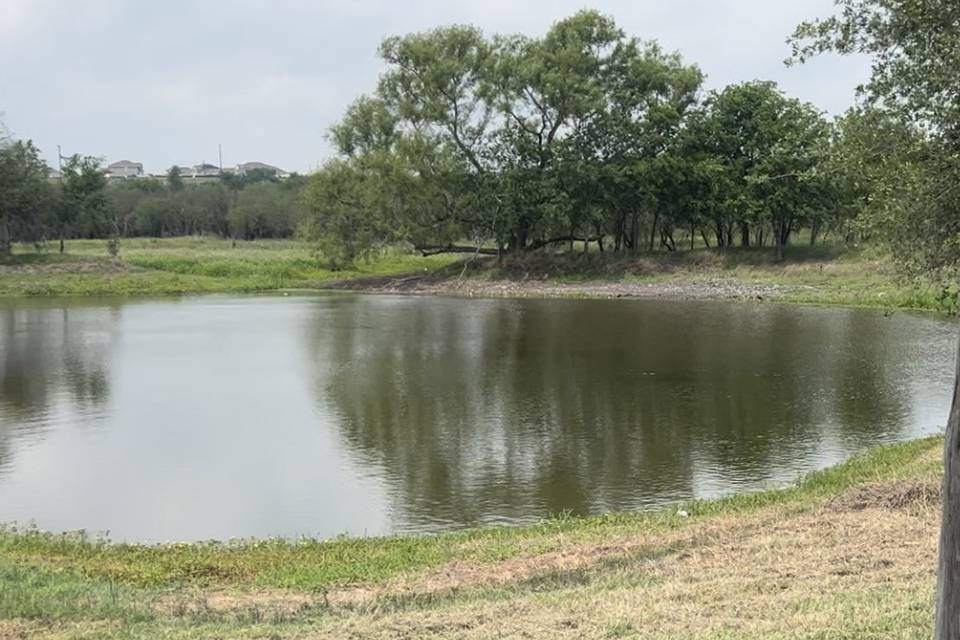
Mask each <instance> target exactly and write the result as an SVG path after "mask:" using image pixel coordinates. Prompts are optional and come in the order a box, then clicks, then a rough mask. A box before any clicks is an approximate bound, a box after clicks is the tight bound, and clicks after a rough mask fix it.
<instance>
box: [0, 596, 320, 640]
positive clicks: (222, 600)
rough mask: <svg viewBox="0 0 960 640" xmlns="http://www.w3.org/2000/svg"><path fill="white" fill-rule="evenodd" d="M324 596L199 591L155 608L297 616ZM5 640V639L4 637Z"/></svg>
mask: <svg viewBox="0 0 960 640" xmlns="http://www.w3.org/2000/svg"><path fill="white" fill-rule="evenodd" d="M326 604H327V602H326V598H325V597H324V596H323V595H322V594H314V593H307V592H302V591H288V590H283V589H264V590H257V591H236V592H234V591H200V590H198V591H196V592H186V593H182V592H181V593H177V594H173V595H169V596H163V597H160V598H159V599H158V600H157V601H156V602H155V603H154V608H155V609H156V610H157V611H158V612H159V613H162V614H167V615H174V616H183V615H186V614H196V613H202V612H207V611H212V612H229V611H238V610H250V609H253V608H257V609H260V610H264V611H272V612H281V613H286V614H296V613H299V612H301V611H303V610H305V609H308V608H310V607H314V606H319V605H326ZM0 637H2V636H0Z"/></svg>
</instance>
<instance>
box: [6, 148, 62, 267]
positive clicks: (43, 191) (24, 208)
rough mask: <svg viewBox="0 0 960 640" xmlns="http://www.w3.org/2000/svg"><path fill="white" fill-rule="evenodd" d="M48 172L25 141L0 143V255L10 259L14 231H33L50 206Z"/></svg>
mask: <svg viewBox="0 0 960 640" xmlns="http://www.w3.org/2000/svg"><path fill="white" fill-rule="evenodd" d="M48 172H49V169H48V168H47V165H46V163H45V162H44V161H43V160H41V159H40V152H39V150H38V149H37V148H36V147H35V146H34V145H33V143H32V142H30V141H29V140H28V141H26V142H24V141H21V140H17V141H11V140H9V139H7V140H0V254H2V255H10V250H11V240H12V237H13V233H14V232H15V231H20V232H23V231H25V230H26V229H28V228H32V227H36V226H37V225H39V224H40V222H41V217H42V216H43V215H44V214H45V213H46V211H47V210H48V209H49V208H50V207H51V206H52V204H53V199H54V194H53V190H52V188H51V186H50V184H49V182H48V181H47V174H48Z"/></svg>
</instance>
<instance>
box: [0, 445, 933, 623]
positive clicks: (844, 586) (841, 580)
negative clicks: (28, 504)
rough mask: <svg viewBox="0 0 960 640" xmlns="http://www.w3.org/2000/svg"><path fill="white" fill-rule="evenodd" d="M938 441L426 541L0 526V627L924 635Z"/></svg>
mask: <svg viewBox="0 0 960 640" xmlns="http://www.w3.org/2000/svg"><path fill="white" fill-rule="evenodd" d="M941 445H942V441H941V440H940V439H938V438H929V439H924V440H919V441H915V442H910V443H906V444H901V445H895V446H889V447H883V448H878V449H875V450H872V451H870V452H868V453H867V454H865V455H863V456H861V457H858V458H855V459H853V460H851V461H849V462H846V463H844V464H841V465H839V466H837V467H834V468H832V469H828V470H825V471H822V472H817V473H814V474H811V475H809V476H808V477H806V478H805V479H803V480H802V481H800V482H799V483H798V484H796V485H795V486H792V487H789V488H786V489H782V490H776V491H768V492H763V493H758V494H753V495H744V496H736V497H730V498H725V499H721V500H715V501H700V502H694V503H691V504H688V505H685V506H683V509H684V511H685V513H681V512H679V511H678V510H677V509H668V510H663V511H658V512H650V513H637V514H615V515H607V516H599V517H594V518H587V519H577V518H558V519H554V520H550V521H547V522H544V523H542V524H539V525H536V526H529V527H518V528H488V529H478V530H472V531H467V532H462V533H455V534H447V535H440V536H432V537H397V538H379V539H336V540H331V541H326V542H321V541H300V542H298V543H289V542H283V541H260V542H252V541H251V542H242V543H235V544H212V543H211V544H174V545H166V546H137V545H120V544H107V543H102V542H97V541H90V540H85V539H83V538H82V537H81V536H76V535H74V536H58V535H48V534H42V533H35V532H13V531H6V532H3V533H0V637H4V638H6V637H13V638H16V637H24V638H26V637H29V638H67V637H69V638H118V639H119V638H157V637H163V638H226V637H229V638H279V639H285V638H343V637H354V638H365V637H371V638H373V637H401V638H406V637H409V638H422V637H437V638H463V637H527V638H530V637H535V638H540V637H542V638H557V637H561V638H562V637H569V638H580V637H587V638H629V637H639V638H677V637H684V638H704V639H706V638H710V639H719V638H733V637H736V638H788V637H789V638H798V637H803V638H851V637H858V638H861V637H884V638H920V637H926V636H927V635H929V629H930V626H931V624H932V613H933V588H934V581H935V579H934V566H935V562H934V559H935V551H936V533H937V526H938V517H939V513H938V507H937V504H938V495H937V488H938V475H939V473H940V472H941V465H940V447H941Z"/></svg>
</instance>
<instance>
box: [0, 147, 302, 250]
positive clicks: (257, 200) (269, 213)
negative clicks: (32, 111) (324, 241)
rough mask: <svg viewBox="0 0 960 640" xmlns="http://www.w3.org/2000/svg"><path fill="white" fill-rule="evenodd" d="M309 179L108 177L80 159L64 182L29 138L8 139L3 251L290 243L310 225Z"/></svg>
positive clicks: (1, 195)
mask: <svg viewBox="0 0 960 640" xmlns="http://www.w3.org/2000/svg"><path fill="white" fill-rule="evenodd" d="M305 183H306V179H305V178H304V177H303V176H298V175H296V174H294V175H292V176H291V177H289V178H285V179H283V180H278V179H277V178H275V177H274V176H273V175H272V174H271V173H269V172H265V171H262V170H254V171H251V172H248V173H247V174H245V175H242V176H238V175H224V176H223V177H222V178H220V179H213V180H210V181H206V182H200V183H188V182H186V181H185V180H184V179H183V177H182V176H181V175H180V173H179V171H178V170H177V168H176V167H173V168H171V169H170V171H169V172H168V173H167V177H166V179H165V180H157V179H153V178H128V179H108V178H107V177H106V176H105V175H104V173H103V171H102V167H101V165H100V161H99V160H98V159H97V158H93V157H90V156H81V155H74V156H72V157H70V158H69V159H67V161H66V163H65V164H64V166H63V171H62V173H61V176H60V177H59V178H51V177H50V169H49V167H48V166H47V165H46V163H45V162H44V161H43V160H42V159H41V157H40V152H39V150H38V149H37V147H36V146H35V145H34V144H33V143H32V142H30V141H29V140H26V141H25V140H14V139H12V137H11V136H9V135H8V134H7V135H3V136H2V137H0V253H2V254H5V255H9V254H10V251H11V245H12V243H13V242H15V241H22V242H32V243H34V244H35V245H36V246H37V247H38V248H44V247H46V246H47V243H48V242H53V241H56V242H58V244H59V250H60V252H61V253H62V252H63V251H64V244H65V241H66V240H67V239H70V238H104V239H107V240H108V241H109V245H108V247H109V248H110V251H111V253H115V252H116V251H117V249H118V246H119V245H118V243H119V241H120V239H121V238H123V237H130V236H155V237H166V236H184V235H198V234H212V235H219V236H222V237H232V238H235V239H246V240H249V239H256V238H285V237H290V236H292V235H294V233H295V232H296V230H297V229H298V227H299V226H300V225H301V224H302V222H303V221H304V219H305V217H306V214H307V208H306V206H305V204H304V201H303V190H304V186H305Z"/></svg>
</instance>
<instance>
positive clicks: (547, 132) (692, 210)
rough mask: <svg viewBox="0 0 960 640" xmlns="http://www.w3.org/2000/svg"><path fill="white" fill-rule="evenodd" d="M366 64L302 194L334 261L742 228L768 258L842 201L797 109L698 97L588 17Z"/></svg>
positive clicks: (788, 102)
mask: <svg viewBox="0 0 960 640" xmlns="http://www.w3.org/2000/svg"><path fill="white" fill-rule="evenodd" d="M380 55H381V57H382V58H383V60H384V62H385V63H386V65H387V71H386V72H385V73H384V74H383V75H382V76H381V79H380V82H379V84H378V86H377V88H376V91H375V93H374V94H373V95H372V96H364V97H361V98H360V99H358V100H357V101H356V102H355V103H354V104H353V105H352V106H351V107H350V108H349V109H348V110H347V113H346V114H345V116H344V118H343V120H342V121H341V122H339V123H338V124H336V125H334V126H333V127H332V128H331V131H330V138H331V140H332V141H333V142H334V144H335V145H336V146H337V148H338V150H339V151H340V154H341V157H340V158H338V159H335V160H333V161H331V162H329V163H328V164H327V165H326V166H325V167H324V168H323V169H322V170H321V171H320V172H318V174H317V175H315V176H314V177H313V179H312V180H313V186H312V188H311V189H310V190H309V191H308V194H307V201H308V204H310V206H311V208H312V211H313V216H312V220H311V226H310V229H311V237H313V238H315V239H316V241H317V242H318V243H319V245H320V246H321V247H322V248H323V251H324V253H328V254H329V253H331V247H334V246H336V247H337V248H338V249H339V250H340V254H342V255H340V256H339V257H338V259H340V260H343V261H347V262H349V261H350V260H353V259H355V258H356V257H358V256H362V254H363V252H364V251H366V250H368V249H369V250H375V248H376V247H377V246H381V245H382V244H384V243H391V242H397V241H405V242H409V243H411V244H412V245H413V246H415V247H417V248H418V249H420V250H421V251H423V252H425V253H429V252H434V251H443V250H454V251H465V250H469V248H470V246H473V247H475V248H477V249H480V248H481V247H486V250H487V251H488V252H503V251H508V250H510V251H530V250H536V249H540V248H544V247H550V246H556V245H560V244H566V243H569V244H570V245H571V246H572V244H573V243H574V242H581V243H583V245H584V247H585V248H586V246H587V245H588V244H589V243H592V242H595V243H597V245H598V247H599V248H600V249H601V250H603V249H605V248H606V247H609V246H610V245H605V242H608V241H612V248H613V249H614V250H628V251H637V250H639V249H640V248H642V247H646V248H647V249H648V250H653V249H654V248H655V247H657V246H660V247H663V248H665V249H667V250H670V251H672V250H675V249H676V248H677V242H676V239H675V237H674V234H675V232H676V229H677V228H683V229H689V230H690V231H691V233H690V237H691V238H692V237H693V235H694V234H693V230H694V229H699V230H700V231H701V233H703V235H704V237H706V236H705V233H706V231H707V230H710V231H712V232H713V233H715V236H716V243H717V245H718V246H721V247H726V246H731V245H732V243H733V235H732V232H733V230H734V229H736V230H737V231H738V233H740V235H741V238H742V239H743V241H744V243H745V244H750V241H749V238H750V230H751V228H752V229H753V230H754V234H755V237H756V240H755V241H756V242H758V243H761V244H762V243H773V244H775V245H776V246H778V247H781V249H782V246H783V245H785V244H786V243H787V242H788V241H789V238H790V235H791V233H793V232H794V231H795V230H796V229H797V228H799V227H800V226H808V227H816V228H818V229H819V227H820V226H824V225H827V226H829V225H830V224H832V223H833V221H834V219H835V214H834V209H835V206H836V205H837V203H838V202H840V203H842V202H843V201H844V199H845V198H846V197H847V195H848V194H846V193H845V192H842V190H841V187H842V186H843V185H842V184H839V183H837V182H835V181H832V180H831V179H829V177H828V176H827V174H826V173H825V171H823V164H824V162H825V161H826V158H827V157H828V156H829V155H830V147H831V141H832V140H831V135H830V133H831V130H830V125H829V124H828V123H827V122H826V120H825V119H824V118H823V117H822V115H821V114H820V113H819V112H817V111H816V110H815V109H814V108H813V107H811V106H809V105H805V104H802V103H800V102H798V101H796V100H792V99H789V98H787V97H785V96H783V95H782V93H781V92H780V91H779V90H778V89H777V88H776V87H775V86H774V85H773V84H772V83H748V84H745V85H740V86H737V87H729V88H728V89H726V90H724V91H721V92H718V93H715V94H711V95H710V96H709V97H708V98H707V100H706V101H704V102H701V101H700V86H701V83H702V79H703V76H702V74H701V72H700V71H699V69H697V67H695V66H692V65H688V64H686V63H685V62H684V61H683V60H682V58H681V57H680V56H679V55H678V54H670V53H665V52H664V51H663V50H662V49H661V48H660V47H659V46H658V45H657V44H656V43H653V42H643V41H641V40H638V39H637V38H632V37H628V36H627V35H626V34H625V33H624V32H623V31H621V30H620V29H619V28H618V27H617V25H616V24H615V23H614V21H613V20H612V19H611V18H609V17H608V16H604V15H602V14H600V13H598V12H596V11H581V12H579V13H577V14H575V15H573V16H571V17H569V18H566V19H564V20H561V21H559V22H557V23H556V24H554V25H553V27H552V28H551V29H550V30H549V31H548V32H547V33H546V34H545V35H544V36H543V37H541V38H529V37H526V36H520V35H516V36H493V37H486V36H484V34H482V33H481V32H480V31H479V30H478V29H476V28H474V27H470V26H453V27H446V28H438V29H433V30H431V31H426V32H422V33H414V34H410V35H406V36H394V37H390V38H387V39H386V40H384V42H383V44H382V45H381V47H380ZM739 136H748V138H749V140H748V141H747V144H748V145H749V147H750V148H749V149H739V148H737V144H738V142H739V140H740V138H739ZM765 230H769V233H764V231H765ZM647 237H649V241H647V240H645V238H647ZM657 238H659V240H660V242H659V244H657V243H656V242H655V241H656V239H657ZM463 240H468V241H469V243H470V244H469V245H467V246H457V245H456V244H455V243H456V242H458V241H463ZM491 247H492V248H491Z"/></svg>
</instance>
